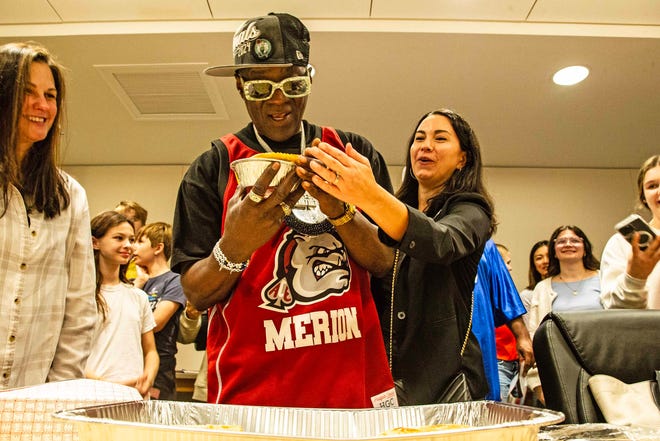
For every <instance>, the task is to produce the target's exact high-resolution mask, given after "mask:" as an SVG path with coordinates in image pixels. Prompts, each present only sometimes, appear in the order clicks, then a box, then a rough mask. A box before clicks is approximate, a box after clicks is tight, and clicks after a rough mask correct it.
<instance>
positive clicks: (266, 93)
mask: <svg viewBox="0 0 660 441" xmlns="http://www.w3.org/2000/svg"><path fill="white" fill-rule="evenodd" d="M241 81H243V95H244V96H245V99H246V100H248V101H265V100H269V99H270V98H271V97H272V96H273V94H274V93H275V91H276V90H277V89H280V90H281V91H282V93H283V94H284V96H285V97H287V98H302V97H304V96H307V95H309V94H310V93H311V92H312V80H311V78H310V77H308V76H304V77H289V78H285V79H283V80H282V81H280V82H279V83H276V82H274V81H270V80H243V79H242V78H241Z"/></svg>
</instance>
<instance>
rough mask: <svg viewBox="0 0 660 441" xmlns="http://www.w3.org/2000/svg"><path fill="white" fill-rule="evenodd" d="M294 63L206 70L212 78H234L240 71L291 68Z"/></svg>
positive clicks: (235, 66) (219, 67)
mask: <svg viewBox="0 0 660 441" xmlns="http://www.w3.org/2000/svg"><path fill="white" fill-rule="evenodd" d="M291 66H293V63H281V64H267V63H259V64H238V65H236V64H231V65H229V66H212V67H207V68H206V69H204V73H205V74H206V75H210V76H212V77H233V76H234V75H235V74H236V71H237V70H239V69H268V68H271V67H291Z"/></svg>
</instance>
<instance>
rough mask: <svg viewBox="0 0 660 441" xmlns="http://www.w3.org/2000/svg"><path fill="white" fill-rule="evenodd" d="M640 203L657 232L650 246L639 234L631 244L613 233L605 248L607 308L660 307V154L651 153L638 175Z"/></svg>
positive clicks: (603, 286)
mask: <svg viewBox="0 0 660 441" xmlns="http://www.w3.org/2000/svg"><path fill="white" fill-rule="evenodd" d="M637 192H638V195H639V202H640V203H641V205H642V206H644V207H645V208H647V209H648V210H650V211H651V214H652V218H651V221H650V222H649V225H650V226H651V229H653V231H654V232H655V234H656V238H655V240H654V241H653V242H651V243H650V244H648V247H646V248H645V249H643V248H644V247H640V246H639V244H640V241H639V235H637V236H636V237H635V238H633V241H632V244H631V243H629V242H628V241H627V240H626V239H625V238H624V237H623V236H622V235H621V234H619V233H616V234H614V235H613V236H612V237H611V238H610V240H609V241H608V242H607V244H606V245H605V248H604V249H603V256H602V259H601V273H600V277H601V298H602V300H603V305H604V306H605V308H608V309H609V308H638V309H660V265H658V261H659V260H660V155H655V156H651V157H650V158H648V159H647V160H646V161H644V164H642V167H641V168H640V169H639V173H638V174H637Z"/></svg>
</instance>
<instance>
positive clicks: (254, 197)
mask: <svg viewBox="0 0 660 441" xmlns="http://www.w3.org/2000/svg"><path fill="white" fill-rule="evenodd" d="M247 196H248V197H249V198H250V200H251V201H252V202H255V203H257V204H258V203H259V202H261V201H263V200H264V197H263V196H260V195H258V194H256V193H255V192H254V188H253V189H252V190H250V191H249V192H248V194H247Z"/></svg>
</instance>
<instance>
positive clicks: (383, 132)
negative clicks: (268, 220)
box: [0, 0, 660, 168]
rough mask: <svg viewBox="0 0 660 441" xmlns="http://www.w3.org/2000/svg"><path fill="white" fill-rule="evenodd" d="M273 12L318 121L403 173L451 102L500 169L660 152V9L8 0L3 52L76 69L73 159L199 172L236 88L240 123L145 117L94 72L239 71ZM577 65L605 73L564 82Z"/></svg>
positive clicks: (572, 4)
mask: <svg viewBox="0 0 660 441" xmlns="http://www.w3.org/2000/svg"><path fill="white" fill-rule="evenodd" d="M264 5H266V6H264ZM270 11H278V12H279V11H286V12H291V13H293V14H295V15H297V16H299V17H300V18H302V19H303V21H304V22H305V23H306V24H307V26H308V27H309V29H310V31H311V36H312V41H311V45H312V53H311V61H312V63H313V64H314V65H315V67H316V70H317V75H316V77H315V80H314V91H313V93H312V97H311V98H310V101H309V105H308V110H307V118H308V119H310V120H311V121H314V122H316V123H322V124H326V125H333V126H336V127H338V128H342V129H345V130H351V131H355V132H358V133H360V134H363V135H365V136H367V137H368V138H369V139H370V140H371V141H372V142H373V143H374V144H375V145H376V146H377V148H378V149H379V150H381V152H383V154H384V156H385V158H386V160H387V162H388V163H389V164H392V165H396V164H401V163H402V158H403V156H404V154H405V153H404V152H405V145H404V144H405V142H406V140H407V138H408V136H409V134H410V132H411V130H412V128H413V127H412V126H413V124H414V123H415V122H416V121H417V119H418V117H419V116H420V115H421V114H422V113H423V112H426V111H430V110H433V109H436V108H439V107H451V108H454V109H455V110H457V111H458V112H459V113H461V114H463V115H464V116H465V117H466V118H467V119H468V121H470V122H471V124H472V126H473V127H474V128H475V130H476V131H477V134H478V135H479V138H480V141H481V144H482V148H483V151H484V153H483V154H484V160H485V163H486V165H488V166H502V167H506V166H509V167H599V168H600V167H604V168H637V167H638V166H639V164H640V163H641V161H642V160H643V159H645V158H646V157H648V156H650V155H652V154H657V153H658V152H660V148H659V142H658V140H659V139H660V95H659V93H658V84H660V81H659V79H660V1H659V0H616V1H613V0H607V1H606V0H602V1H593V0H498V1H493V0H408V1H396V0H371V1H370V0H336V1H325V2H321V1H309V0H288V1H269V2H267V3H266V2H263V1H257V0H244V1H241V2H236V1H228V0H20V1H18V0H0V43H6V42H9V41H16V40H28V39H30V40H36V41H39V42H41V43H43V44H45V45H46V46H47V47H48V48H49V49H51V51H53V52H54V53H55V54H56V55H57V56H58V58H59V60H60V61H61V62H62V63H63V64H64V65H66V66H67V68H68V69H69V75H68V86H69V88H68V92H69V96H68V98H69V99H68V109H67V115H68V120H69V124H68V126H67V133H66V150H65V152H64V161H65V163H67V164H70V165H73V164H154V163H156V164H186V163H189V162H190V161H191V160H192V159H194V158H195V157H196V156H197V155H198V154H199V153H201V152H202V151H204V150H206V149H207V148H208V146H209V142H210V140H211V139H212V138H214V137H219V136H221V135H223V134H225V133H227V132H231V131H236V130H238V129H240V128H241V127H242V126H243V125H244V124H245V123H246V122H247V121H248V116H247V113H246V112H245V110H244V106H243V104H242V102H241V100H240V97H239V96H238V94H237V93H236V91H235V89H234V84H233V81H232V80H231V79H215V78H214V79H212V81H211V83H210V84H211V88H212V89H213V90H211V93H212V94H216V95H217V96H218V97H219V98H218V101H219V102H220V103H219V104H220V106H221V107H222V108H223V111H224V112H226V114H225V116H227V118H225V119H217V118H216V119H209V118H202V117H197V118H190V119H181V118H178V119H170V120H165V121H163V120H153V119H140V118H138V117H136V116H135V114H134V113H132V112H131V111H129V108H128V107H127V106H126V105H125V104H124V103H123V101H122V100H121V99H120V98H119V97H118V96H117V95H116V94H115V92H114V90H113V88H112V87H111V86H110V85H109V84H108V82H106V81H105V80H104V78H103V75H102V73H101V71H100V70H99V68H97V67H95V66H99V65H113V64H116V65H123V66H124V67H123V68H124V69H127V68H128V69H134V68H139V67H140V66H137V67H136V66H134V65H140V64H149V65H156V64H157V65H167V64H172V63H177V64H183V63H185V64H188V65H191V63H197V65H198V66H204V65H214V64H228V63H230V62H231V37H232V34H233V31H234V30H235V28H236V27H237V26H238V25H239V24H240V23H241V22H242V21H243V20H244V19H245V18H247V17H251V16H257V15H263V14H265V13H267V12H270ZM572 64H583V65H586V66H587V67H589V68H590V69H591V75H590V76H589V77H588V78H587V80H586V81H585V82H583V83H581V84H579V85H577V86H572V87H568V88H564V87H559V86H556V85H554V84H553V83H552V81H551V77H552V74H553V73H554V71H556V70H557V69H559V68H561V67H564V66H567V65H572ZM220 113H222V112H220Z"/></svg>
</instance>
